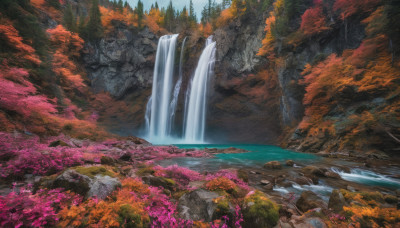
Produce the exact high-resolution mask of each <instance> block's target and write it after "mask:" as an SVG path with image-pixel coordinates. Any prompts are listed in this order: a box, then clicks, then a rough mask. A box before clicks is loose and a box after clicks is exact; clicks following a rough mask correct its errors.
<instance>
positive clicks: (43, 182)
mask: <svg viewBox="0 0 400 228" xmlns="http://www.w3.org/2000/svg"><path fill="white" fill-rule="evenodd" d="M56 178H57V174H54V175H51V176H44V177H42V178H40V180H39V181H38V182H35V184H34V185H33V192H36V191H37V190H39V189H44V188H51V187H52V184H53V182H54V180H55V179H56Z"/></svg>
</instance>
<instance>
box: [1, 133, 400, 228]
mask: <svg viewBox="0 0 400 228" xmlns="http://www.w3.org/2000/svg"><path fill="white" fill-rule="evenodd" d="M1 136H2V137H1V138H2V140H1V142H2V143H3V144H4V145H6V144H5V143H6V142H8V143H9V142H11V144H12V143H13V141H14V143H15V145H16V144H18V143H21V142H24V143H25V144H29V143H33V144H32V145H35V143H36V144H40V146H39V145H36V146H35V147H38V148H41V152H39V153H40V156H44V157H41V159H42V161H41V162H42V163H41V165H42V166H43V167H47V168H46V169H43V167H41V168H40V169H39V167H38V170H35V168H32V167H36V166H33V165H31V166H29V167H25V166H26V164H27V163H28V164H35V162H36V163H40V162H39V161H30V160H24V162H25V163H24V164H18V161H19V160H20V159H21V157H22V156H23V155H21V154H19V153H22V152H21V151H22V149H26V148H23V147H19V148H20V149H21V150H20V151H19V150H14V154H13V155H10V156H9V157H6V156H2V157H1V158H2V160H1V161H2V166H1V167H0V168H1V169H2V170H1V171H2V173H3V174H2V179H1V183H2V184H1V189H0V194H1V195H2V196H1V198H0V200H2V201H5V202H7V197H10V196H12V195H13V194H25V193H26V192H27V191H28V192H29V194H31V197H36V195H37V194H39V193H41V192H42V191H48V190H50V189H54V190H57V191H61V192H63V193H64V192H65V191H66V192H67V193H68V194H70V193H73V194H76V196H79V197H80V200H81V201H80V203H79V204H77V205H76V207H78V208H82V209H83V208H86V209H85V210H89V211H91V210H94V209H93V208H92V206H89V205H91V204H90V202H92V200H93V199H96V200H97V201H96V202H102V203H104V204H105V205H111V204H115V203H116V202H118V194H122V192H123V191H124V190H126V189H127V188H128V187H127V186H131V185H134V186H137V187H135V190H133V191H134V192H135V194H137V195H140V194H144V193H141V192H140V191H144V190H140V191H139V190H138V189H137V188H139V189H150V191H156V192H157V193H154V194H155V195H156V197H158V198H160V197H161V198H163V199H164V200H163V205H164V206H165V205H170V204H171V205H173V206H171V205H170V206H166V207H167V208H168V207H172V208H173V210H172V211H171V212H170V215H169V216H172V217H173V218H174V219H176V221H178V220H179V222H180V223H181V224H186V225H184V226H186V227H203V226H209V225H210V224H220V225H222V224H228V225H230V226H234V224H235V223H237V224H240V225H241V226H243V227H274V226H276V227H310V226H311V227H329V226H332V225H333V226H335V225H338V224H342V225H343V224H349V223H351V221H352V220H353V219H356V220H357V219H358V220H360V221H361V220H362V216H361V215H359V214H357V213H358V211H357V210H359V209H360V208H370V209H371V210H372V209H374V208H375V207H376V206H377V205H379V207H380V208H383V210H386V211H384V212H382V213H389V212H390V213H392V212H393V210H394V211H395V212H396V213H397V211H396V210H397V209H398V208H399V204H398V202H399V200H398V197H399V196H400V192H399V191H395V190H394V189H391V188H386V187H384V186H382V187H377V186H367V185H363V184H358V183H355V182H351V181H347V180H344V179H343V178H342V177H341V175H339V174H338V172H335V171H334V169H332V168H335V169H337V170H341V171H342V172H344V173H349V172H350V168H349V167H348V166H347V165H346V164H342V165H341V164H340V162H342V161H343V159H336V158H323V159H322V160H318V161H316V162H315V164H312V165H309V164H307V165H305V164H301V163H299V162H297V161H292V160H288V161H286V162H285V164H281V163H280V162H278V161H271V162H268V163H266V164H265V165H264V167H258V168H257V167H231V168H230V169H221V170H218V171H216V172H209V171H207V170H203V171H202V172H195V171H192V170H189V169H187V168H184V167H179V166H177V165H173V166H169V167H162V166H159V165H156V163H155V161H157V160H164V159H172V158H177V157H181V158H184V157H188V158H189V157H198V158H207V157H208V158H211V157H213V156H214V155H216V154H217V153H243V152H246V151H244V150H241V149H236V148H228V149H205V150H191V149H179V148H176V147H173V146H152V145H151V144H149V143H148V142H146V141H144V140H141V139H139V138H133V137H131V138H121V139H118V140H112V141H111V140H109V141H105V142H101V143H98V142H92V141H88V140H78V139H72V138H67V137H64V136H63V137H59V138H52V139H49V140H47V141H46V143H45V144H44V142H43V140H42V141H41V142H38V141H36V140H37V138H34V137H25V136H20V137H14V136H11V135H7V134H2V135H1ZM7 145H8V146H10V144H7ZM45 145H47V146H45ZM33 149H37V148H33ZM60 151H63V153H64V155H63V156H61V157H60V159H61V160H62V159H64V162H62V163H63V165H62V166H58V167H50V166H48V165H47V164H46V165H44V163H43V160H44V158H46V156H47V155H51V154H52V153H58V152H60ZM78 151H79V152H80V153H82V154H79V156H77V157H75V158H74V159H76V160H74V162H72V163H67V162H65V161H66V160H68V161H71V159H72V158H71V157H70V158H68V159H66V156H67V154H68V152H75V153H78ZM38 156H39V155H38ZM52 156H55V155H52ZM75 156H76V154H75ZM33 157H34V156H33ZM328 157H329V156H328ZM36 158H38V157H36ZM24 159H28V158H24ZM32 159H34V158H32ZM52 159H54V158H52ZM348 160H351V161H352V162H353V163H352V164H353V165H356V166H358V167H362V166H364V167H365V164H370V165H372V164H382V163H386V165H388V166H390V165H394V164H390V163H388V162H387V161H382V160H378V159H375V158H374V159H372V160H371V158H369V160H368V161H369V162H368V163H364V161H357V160H355V159H353V158H349V159H348ZM356 162H357V163H356ZM391 162H395V161H391ZM370 165H368V166H370ZM12 167H14V168H15V169H14V170H13V169H12ZM352 168H353V167H352ZM375 168H376V169H378V167H377V166H375ZM6 170H7V172H5V171H6ZM381 170H383V168H382V169H381ZM3 171H4V172H3ZM7 174H8V175H7ZM393 177H395V176H393ZM395 178H398V177H397V176H396V177H395ZM129 188H130V187H129ZM58 189H61V190H58ZM318 189H322V190H320V191H319V190H318ZM292 190H293V191H292ZM52 191H53V190H52ZM146 191H147V190H146ZM146 191H145V192H146ZM145 195H146V194H144V195H143V197H145V198H140V197H139V198H140V200H141V201H140V202H143V204H144V205H153V204H154V203H155V201H154V200H155V199H152V200H149V199H148V198H146V197H149V196H145ZM110 197H111V198H110ZM115 197H117V201H114V200H113V199H114V198H115ZM141 197H142V196H141ZM138 200H139V199H138ZM157 202H158V201H157ZM6 204H7V203H6ZM374 205H375V206H374ZM164 206H162V207H163V208H164ZM151 207H152V206H149V208H151ZM54 210H55V213H56V211H57V209H54ZM70 210H72V207H71V206H66V207H65V208H64V209H63V210H61V211H58V212H57V213H58V214H57V218H59V219H60V221H62V222H65V224H72V223H74V222H77V221H76V220H75V219H72V218H69V217H68V216H67V217H65V214H64V213H72V212H71V211H70ZM154 210H155V209H154ZM163 210H164V209H163ZM148 213H150V214H149V215H150V218H149V219H150V220H151V221H152V222H156V223H157V222H160V221H162V220H163V218H161V217H158V216H156V215H154V214H153V215H152V214H151V212H148ZM160 213H161V212H160ZM360 213H361V212H360ZM361 214H362V213H361ZM87 216H89V217H90V215H87ZM357 216H358V217H357ZM360 216H361V217H360ZM89 217H88V218H89ZM371 219H372V221H375V220H374V218H371ZM146 221H147V220H146ZM363 221H364V220H363ZM385 222H387V221H385ZM63 224H64V223H63ZM98 224H101V223H98ZM377 224H378V223H377ZM382 224H383V223H382ZM202 225H203V226H202ZM218 226H219V225H218Z"/></svg>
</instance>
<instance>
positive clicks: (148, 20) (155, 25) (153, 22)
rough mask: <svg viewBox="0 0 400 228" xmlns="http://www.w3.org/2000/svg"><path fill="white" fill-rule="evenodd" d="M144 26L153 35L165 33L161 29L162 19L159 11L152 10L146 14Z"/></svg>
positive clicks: (165, 31)
mask: <svg viewBox="0 0 400 228" xmlns="http://www.w3.org/2000/svg"><path fill="white" fill-rule="evenodd" d="M145 24H146V25H147V26H148V27H149V28H150V30H151V31H152V32H153V33H155V34H160V33H161V34H165V33H167V30H165V29H164V28H162V27H161V26H162V24H164V17H163V16H162V15H161V11H160V10H159V9H156V8H153V9H151V10H150V12H149V13H148V14H146V16H145Z"/></svg>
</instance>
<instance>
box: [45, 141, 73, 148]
mask: <svg viewBox="0 0 400 228" xmlns="http://www.w3.org/2000/svg"><path fill="white" fill-rule="evenodd" d="M57 146H67V147H71V146H70V145H69V144H68V143H66V142H64V141H62V140H56V141H54V142H51V143H50V145H49V147H57Z"/></svg>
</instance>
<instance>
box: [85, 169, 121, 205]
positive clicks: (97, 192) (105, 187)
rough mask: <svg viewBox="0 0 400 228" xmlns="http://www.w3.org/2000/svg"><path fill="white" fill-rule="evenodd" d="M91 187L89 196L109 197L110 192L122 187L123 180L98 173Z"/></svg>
mask: <svg viewBox="0 0 400 228" xmlns="http://www.w3.org/2000/svg"><path fill="white" fill-rule="evenodd" d="M89 187H90V189H89V192H88V193H87V195H86V196H87V197H89V198H90V197H97V198H98V199H105V198H107V196H108V195H110V193H112V192H113V191H115V190H116V189H117V188H118V187H121V182H119V180H118V179H117V178H112V177H110V176H103V175H96V176H95V177H94V179H93V180H92V181H91V183H90V185H89Z"/></svg>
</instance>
